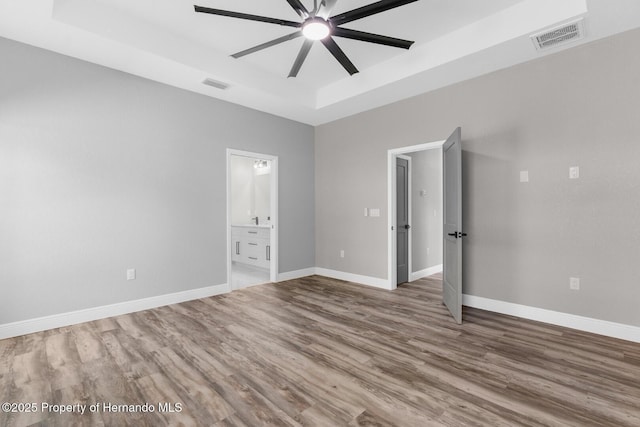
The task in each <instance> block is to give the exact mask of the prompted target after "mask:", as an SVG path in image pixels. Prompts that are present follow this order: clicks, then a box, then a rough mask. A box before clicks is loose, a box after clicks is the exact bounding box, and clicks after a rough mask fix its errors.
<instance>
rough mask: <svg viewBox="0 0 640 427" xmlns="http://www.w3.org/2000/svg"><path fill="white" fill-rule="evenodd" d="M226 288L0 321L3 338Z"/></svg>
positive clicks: (177, 293) (196, 290) (87, 320)
mask: <svg viewBox="0 0 640 427" xmlns="http://www.w3.org/2000/svg"><path fill="white" fill-rule="evenodd" d="M226 292H229V286H228V285H227V284H223V285H216V286H207V287H205V288H199V289H190V290H188V291H182V292H175V293H172V294H165V295H157V296H153V297H149V298H143V299H138V300H133V301H125V302H121V303H117V304H110V305H103V306H100V307H92V308H87V309H84V310H77V311H71V312H68V313H60V314H54V315H51V316H45V317H38V318H36V319H28V320H21V321H19V322H13V323H6V324H4V325H0V339H5V338H12V337H17V336H20V335H26V334H31V333H34V332H42V331H46V330H49V329H54V328H61V327H63V326H70V325H76V324H78V323H84V322H91V321H93V320H98V319H105V318H107V317H113V316H120V315H122V314H128V313H135V312H136V311H142V310H149V309H151V308H156V307H162V306H165V305H169V304H177V303H180V302H185V301H191V300H194V299H200V298H206V297H210V296H214V295H220V294H223V293H226Z"/></svg>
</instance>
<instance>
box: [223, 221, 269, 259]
mask: <svg viewBox="0 0 640 427" xmlns="http://www.w3.org/2000/svg"><path fill="white" fill-rule="evenodd" d="M231 245H232V247H231V253H232V256H231V260H232V261H235V262H239V263H242V264H247V265H252V266H254V267H260V268H267V269H268V268H269V261H271V242H270V230H269V227H256V226H250V225H247V226H245V225H234V226H232V227H231Z"/></svg>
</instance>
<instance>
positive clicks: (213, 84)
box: [202, 78, 229, 90]
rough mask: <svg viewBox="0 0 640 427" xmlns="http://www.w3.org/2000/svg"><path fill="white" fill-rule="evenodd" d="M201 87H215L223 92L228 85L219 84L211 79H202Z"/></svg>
mask: <svg viewBox="0 0 640 427" xmlns="http://www.w3.org/2000/svg"><path fill="white" fill-rule="evenodd" d="M202 84H203V85H207V86H211V87H215V88H216V89H222V90H225V89H227V88H228V87H229V85H228V84H227V83H224V82H219V81H217V80H213V79H208V78H207V79H204V80H203V81H202Z"/></svg>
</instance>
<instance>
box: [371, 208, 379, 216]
mask: <svg viewBox="0 0 640 427" xmlns="http://www.w3.org/2000/svg"><path fill="white" fill-rule="evenodd" d="M369 216H380V209H378V208H371V209H369Z"/></svg>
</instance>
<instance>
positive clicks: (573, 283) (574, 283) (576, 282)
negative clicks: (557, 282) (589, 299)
mask: <svg viewBox="0 0 640 427" xmlns="http://www.w3.org/2000/svg"><path fill="white" fill-rule="evenodd" d="M569 289H571V290H572V291H579V290H580V278H579V277H569Z"/></svg>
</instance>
